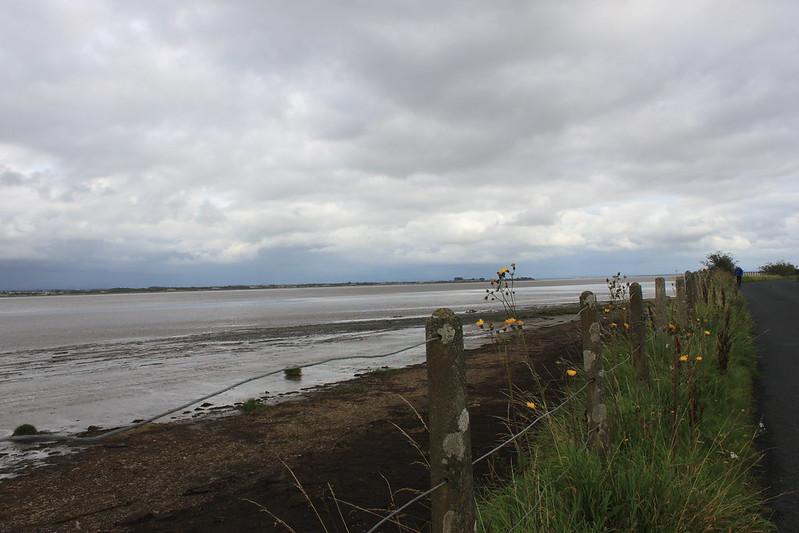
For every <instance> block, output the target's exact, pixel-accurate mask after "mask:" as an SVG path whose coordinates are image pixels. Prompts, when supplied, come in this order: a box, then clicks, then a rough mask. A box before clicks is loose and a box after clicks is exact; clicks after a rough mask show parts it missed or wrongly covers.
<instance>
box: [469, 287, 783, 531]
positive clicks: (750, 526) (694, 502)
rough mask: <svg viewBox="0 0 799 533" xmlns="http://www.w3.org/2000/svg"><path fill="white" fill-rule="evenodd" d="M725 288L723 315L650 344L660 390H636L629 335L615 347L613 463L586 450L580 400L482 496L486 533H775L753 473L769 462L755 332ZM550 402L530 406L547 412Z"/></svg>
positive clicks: (611, 361) (702, 311)
mask: <svg viewBox="0 0 799 533" xmlns="http://www.w3.org/2000/svg"><path fill="white" fill-rule="evenodd" d="M724 283H725V284H726V286H727V289H728V293H727V294H728V295H730V296H728V298H727V300H726V306H725V307H724V308H718V307H713V306H701V305H700V307H699V309H698V315H699V317H700V318H699V319H698V322H697V323H696V324H694V325H693V327H692V328H690V329H687V330H686V331H683V332H679V333H675V334H673V335H670V334H666V333H650V337H649V352H650V353H649V358H650V371H651V378H652V379H651V384H650V387H649V388H643V389H641V388H639V387H637V386H636V384H635V380H634V376H633V370H632V365H631V363H630V362H629V357H630V351H631V350H630V346H629V342H628V340H627V339H626V337H625V335H624V334H623V333H622V334H615V335H608V336H607V340H606V342H605V348H604V352H603V357H604V362H605V368H608V369H610V368H612V367H613V366H614V365H619V366H618V367H617V368H616V369H615V370H614V371H613V372H612V373H610V374H609V375H607V376H606V378H605V398H606V403H607V407H608V416H609V421H610V432H611V451H610V453H609V454H608V456H607V457H605V458H604V459H603V458H600V457H598V456H597V455H596V454H594V453H593V452H591V451H590V450H589V449H588V448H587V446H586V442H587V440H588V435H587V434H586V423H585V413H584V410H585V407H584V406H585V398H584V393H582V394H578V395H577V396H576V397H575V398H574V400H573V401H571V402H569V403H568V404H566V406H564V408H563V409H561V410H559V411H558V412H557V413H555V414H553V416H552V417H550V418H547V419H544V420H542V422H541V424H542V425H541V426H540V428H539V432H538V433H537V434H536V435H535V436H532V437H530V438H529V439H528V440H527V441H526V442H525V443H524V444H523V446H524V448H523V450H524V451H523V456H524V457H523V458H522V460H521V462H520V466H519V467H518V468H517V469H516V471H515V472H514V473H513V474H512V479H511V480H510V482H509V483H507V484H505V485H503V486H499V487H495V488H493V489H491V490H489V491H488V492H487V493H485V494H483V495H482V496H481V498H480V500H479V502H478V507H479V515H478V525H479V527H480V529H481V530H482V531H491V532H498V531H502V532H508V531H546V532H572V531H580V532H599V531H648V532H649V531H652V532H661V531H662V532H671V531H675V532H676V531H684V532H694V531H772V530H773V529H774V526H773V525H772V524H771V523H770V522H769V521H768V520H767V519H766V518H764V514H763V506H762V501H763V493H762V491H761V489H760V487H759V486H758V485H757V483H756V482H755V480H754V475H753V472H752V467H753V466H754V465H755V464H756V462H757V461H758V460H759V454H758V451H757V450H756V448H755V445H754V439H755V436H756V434H757V431H758V427H757V424H755V423H754V422H753V399H752V380H753V376H754V373H755V370H756V359H755V350H754V345H753V340H752V333H751V332H752V322H751V319H750V317H749V315H748V312H747V311H746V308H745V304H744V302H743V299H742V298H741V297H740V295H739V294H738V293H737V291H735V290H734V289H733V288H732V282H731V280H725V281H724ZM691 330H693V331H691ZM675 338H676V339H678V340H680V345H681V349H680V350H679V351H678V352H676V351H675V348H674V346H675ZM725 341H729V346H730V350H729V357H728V364H727V368H726V370H725V371H723V370H722V367H723V366H724V361H723V359H724V357H723V356H721V357H719V344H722V351H724V350H723V348H724V346H723V345H724V344H725ZM680 355H687V356H688V357H687V360H686V361H680V359H679V357H680ZM697 357H699V359H697ZM583 383H584V380H583V379H582V376H581V375H580V374H578V375H577V376H576V377H574V378H571V380H570V382H569V384H568V387H567V390H566V391H565V395H564V397H568V396H569V394H570V391H577V390H578V389H579V388H580V387H581V386H582V385H583ZM542 397H543V394H531V395H530V398H527V399H525V401H526V400H528V399H529V400H530V401H533V402H535V403H536V404H537V405H541V404H542V403H543V401H542ZM546 407H547V406H544V407H543V409H539V410H537V411H532V412H530V416H531V417H532V416H535V414H536V412H538V413H540V412H541V411H543V410H546ZM549 407H550V408H551V407H552V406H549Z"/></svg>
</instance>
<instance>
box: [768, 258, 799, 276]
mask: <svg viewBox="0 0 799 533" xmlns="http://www.w3.org/2000/svg"><path fill="white" fill-rule="evenodd" d="M760 271H761V272H763V273H764V274H774V275H776V276H793V275H795V274H799V269H797V268H796V265H794V264H793V263H789V262H788V261H785V260H784V259H782V260H780V261H775V262H773V263H766V264H765V265H763V266H762V267H760Z"/></svg>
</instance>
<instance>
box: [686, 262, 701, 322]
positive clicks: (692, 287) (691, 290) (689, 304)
mask: <svg viewBox="0 0 799 533" xmlns="http://www.w3.org/2000/svg"><path fill="white" fill-rule="evenodd" d="M697 289H698V287H697V286H696V274H694V273H693V272H690V271H686V272H685V293H686V294H685V302H686V306H685V307H686V315H687V320H688V322H687V323H686V326H687V325H688V323H693V320H694V318H695V317H696V304H697V302H698V300H699V293H698V292H697Z"/></svg>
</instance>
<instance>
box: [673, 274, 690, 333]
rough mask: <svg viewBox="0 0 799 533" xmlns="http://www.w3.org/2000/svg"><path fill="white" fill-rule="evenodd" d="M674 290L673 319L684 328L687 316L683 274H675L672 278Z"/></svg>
mask: <svg viewBox="0 0 799 533" xmlns="http://www.w3.org/2000/svg"><path fill="white" fill-rule="evenodd" d="M674 292H675V295H676V296H675V299H674V300H675V301H674V321H675V322H676V323H677V325H678V326H680V327H681V328H684V327H685V326H686V323H687V322H688V320H687V318H686V316H687V310H686V309H687V308H686V305H687V304H686V301H685V300H686V297H685V277H684V276H677V278H676V279H675V280H674Z"/></svg>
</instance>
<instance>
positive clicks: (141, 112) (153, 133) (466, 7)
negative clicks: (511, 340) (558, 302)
mask: <svg viewBox="0 0 799 533" xmlns="http://www.w3.org/2000/svg"><path fill="white" fill-rule="evenodd" d="M6 11H7V13H6V14H7V15H8V16H5V17H3V18H2V19H0V67H1V68H0V82H1V83H2V87H3V90H2V91H0V272H4V273H6V274H9V275H12V277H13V279H14V280H15V281H14V282H13V283H12V284H13V285H14V286H23V285H27V286H35V285H37V284H39V285H41V284H43V283H49V284H52V283H57V279H58V277H57V274H53V275H50V277H48V276H43V275H42V274H41V272H43V271H48V272H55V273H58V272H62V273H64V275H65V276H66V277H65V278H64V279H69V280H70V281H69V283H71V284H75V285H83V286H92V284H93V283H101V284H107V283H111V284H131V285H132V284H148V283H151V282H152V283H169V282H170V281H173V282H176V283H177V282H182V281H186V282H188V281H191V282H196V283H203V282H204V281H205V282H214V283H218V282H222V281H224V280H228V281H229V282H231V283H234V282H240V281H244V282H253V283H254V282H270V281H304V280H319V281H323V280H346V279H352V278H353V277H364V278H369V279H386V278H387V277H388V276H391V275H403V276H406V277H410V278H417V279H419V278H421V279H423V278H427V277H429V276H430V273H433V272H435V273H440V274H441V275H447V274H448V273H449V272H451V273H452V274H453V275H458V274H459V273H462V272H466V271H469V270H470V269H477V270H479V268H478V267H477V265H492V264H498V263H500V262H505V261H507V260H510V259H513V260H516V261H518V262H519V263H521V264H523V265H525V267H526V268H525V270H527V271H529V272H525V273H528V274H531V275H536V274H538V275H550V276H554V275H557V274H559V273H561V272H563V273H570V274H601V273H603V272H602V271H599V267H600V266H604V264H605V263H612V262H613V261H612V258H613V257H616V258H618V263H620V264H619V268H623V269H627V270H629V271H639V272H641V271H646V270H651V269H652V268H654V267H652V266H649V265H655V266H660V265H662V268H659V270H660V271H661V272H669V271H672V270H673V269H684V268H692V267H695V266H696V263H697V260H698V259H700V258H701V257H703V256H704V255H705V254H706V253H707V252H709V251H712V250H715V249H719V248H720V249H724V250H729V251H732V252H733V253H734V254H735V255H736V256H737V257H739V258H740V259H741V260H742V261H743V262H744V264H745V266H747V267H748V268H754V267H756V266H758V265H759V264H761V263H762V262H764V261H766V260H770V259H779V258H786V259H789V260H796V259H798V257H797V256H799V237H798V236H797V235H799V232H797V230H798V229H799V215H797V214H796V213H797V210H796V206H797V205H799V179H797V175H798V174H799V170H798V169H799V150H797V148H799V146H798V144H799V143H798V142H797V135H796V132H797V131H799V113H798V111H799V63H797V62H796V60H795V58H796V57H799V36H798V35H799V34H797V32H796V31H795V24H794V22H795V21H796V20H798V19H799V18H798V17H799V7H797V6H796V4H794V3H791V2H780V1H773V2H763V3H752V2H692V3H690V4H686V5H679V6H675V5H669V4H664V3H662V2H645V1H644V2H604V3H601V4H600V3H593V2H535V3H529V2H492V3H485V2H449V3H448V2H438V3H434V5H433V4H431V3H430V2H417V3H414V2H409V3H401V4H396V5H394V4H390V3H384V2H356V1H353V2H346V3H337V4H336V5H334V4H332V3H330V2H322V1H319V2H311V1H309V2H262V1H257V2H256V1H252V2H231V3H221V2H210V1H209V2H205V1H201V0H192V1H185V2H173V3H170V4H169V5H165V4H163V3H162V2H136V3H130V2H121V1H120V2H116V3H115V2H107V1H102V2H100V1H98V2H91V1H85V2H35V3H24V2H20V3H14V4H13V6H11V7H7V8H6ZM600 257H604V259H601V260H600V259H597V258H600ZM588 258H593V259H591V260H589V259H588ZM292 265H294V266H292ZM68 272H69V273H71V274H69V276H67V273H68ZM81 272H83V274H82V275H81V274H80V273H81ZM102 272H106V273H108V272H111V273H117V274H118V275H116V276H110V277H107V278H103V277H102V276H101V277H100V278H98V273H102ZM132 272H136V273H137V274H136V275H132V274H131V273H132ZM186 272H190V273H191V275H189V276H188V277H186V276H185V274H186ZM178 273H183V275H184V276H183V277H181V275H179V274H178ZM70 276H71V277H70ZM126 276H127V277H126ZM6 277H7V279H10V278H8V276H6ZM308 278H313V279H308ZM126 280H127V282H126ZM4 283H5V284H6V285H9V284H10V283H11V282H9V281H6V282H4ZM6 288H11V287H6Z"/></svg>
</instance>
